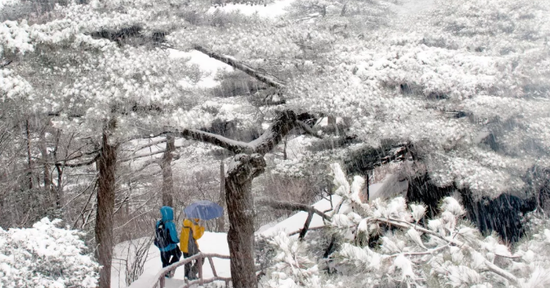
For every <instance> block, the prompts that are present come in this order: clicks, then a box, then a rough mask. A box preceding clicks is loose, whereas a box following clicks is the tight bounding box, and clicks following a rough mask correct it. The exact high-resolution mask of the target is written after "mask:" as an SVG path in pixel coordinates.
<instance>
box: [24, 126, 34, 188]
mask: <svg viewBox="0 0 550 288" xmlns="http://www.w3.org/2000/svg"><path fill="white" fill-rule="evenodd" d="M25 134H26V136H27V137H26V138H27V139H26V140H27V169H28V170H27V176H28V178H27V181H29V183H28V185H29V186H28V188H29V189H32V187H33V185H32V158H31V132H30V127H29V119H27V120H25Z"/></svg>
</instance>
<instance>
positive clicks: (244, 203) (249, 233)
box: [225, 154, 266, 288]
mask: <svg viewBox="0 0 550 288" xmlns="http://www.w3.org/2000/svg"><path fill="white" fill-rule="evenodd" d="M233 161H235V162H236V163H235V164H236V165H235V166H233V167H234V168H233V169H232V170H231V171H228V175H227V178H226V179H225V188H226V191H225V192H226V194H225V199H226V202H227V213H228V215H229V223H230V225H229V232H228V233H227V243H228V244H229V255H230V256H231V281H232V282H233V287H235V288H254V287H258V283H257V280H256V271H255V268H254V203H253V198H252V180H253V179H254V178H255V177H257V176H258V175H260V174H261V173H263V172H264V168H265V165H266V163H265V159H264V158H263V156H262V155H260V154H252V155H246V154H238V155H236V156H235V157H234V159H233Z"/></svg>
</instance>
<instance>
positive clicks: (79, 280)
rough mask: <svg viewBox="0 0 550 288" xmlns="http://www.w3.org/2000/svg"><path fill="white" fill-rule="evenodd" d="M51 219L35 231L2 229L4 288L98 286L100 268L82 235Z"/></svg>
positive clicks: (0, 265)
mask: <svg viewBox="0 0 550 288" xmlns="http://www.w3.org/2000/svg"><path fill="white" fill-rule="evenodd" d="M60 222H61V220H58V219H57V220H53V221H50V220H49V219H47V218H44V219H42V220H41V221H39V222H37V223H35V224H34V225H33V227H32V228H22V229H16V228H11V229H9V230H7V231H6V230H2V229H1V228H0V286H2V287H96V285H97V278H98V276H97V275H98V274H97V271H98V269H99V265H98V264H97V263H96V262H95V261H94V260H93V258H92V257H91V255H88V254H87V253H86V246H85V245H84V242H83V241H82V240H81V239H80V236H81V235H80V232H78V231H76V230H68V229H64V228H59V227H58V226H59V224H60Z"/></svg>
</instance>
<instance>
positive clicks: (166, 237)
mask: <svg viewBox="0 0 550 288" xmlns="http://www.w3.org/2000/svg"><path fill="white" fill-rule="evenodd" d="M171 242H172V241H171V240H170V234H169V231H168V229H167V228H166V227H165V226H164V222H162V220H161V222H160V224H159V225H158V226H157V229H156V231H155V242H154V244H155V246H157V247H158V248H165V247H166V246H168V245H169V244H171Z"/></svg>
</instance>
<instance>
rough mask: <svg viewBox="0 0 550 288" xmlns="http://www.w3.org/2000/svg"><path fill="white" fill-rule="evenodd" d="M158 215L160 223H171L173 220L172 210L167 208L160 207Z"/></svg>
mask: <svg viewBox="0 0 550 288" xmlns="http://www.w3.org/2000/svg"><path fill="white" fill-rule="evenodd" d="M160 214H161V215H162V221H163V222H165V221H172V220H174V209H173V208H172V207H169V206H162V207H161V208H160Z"/></svg>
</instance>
